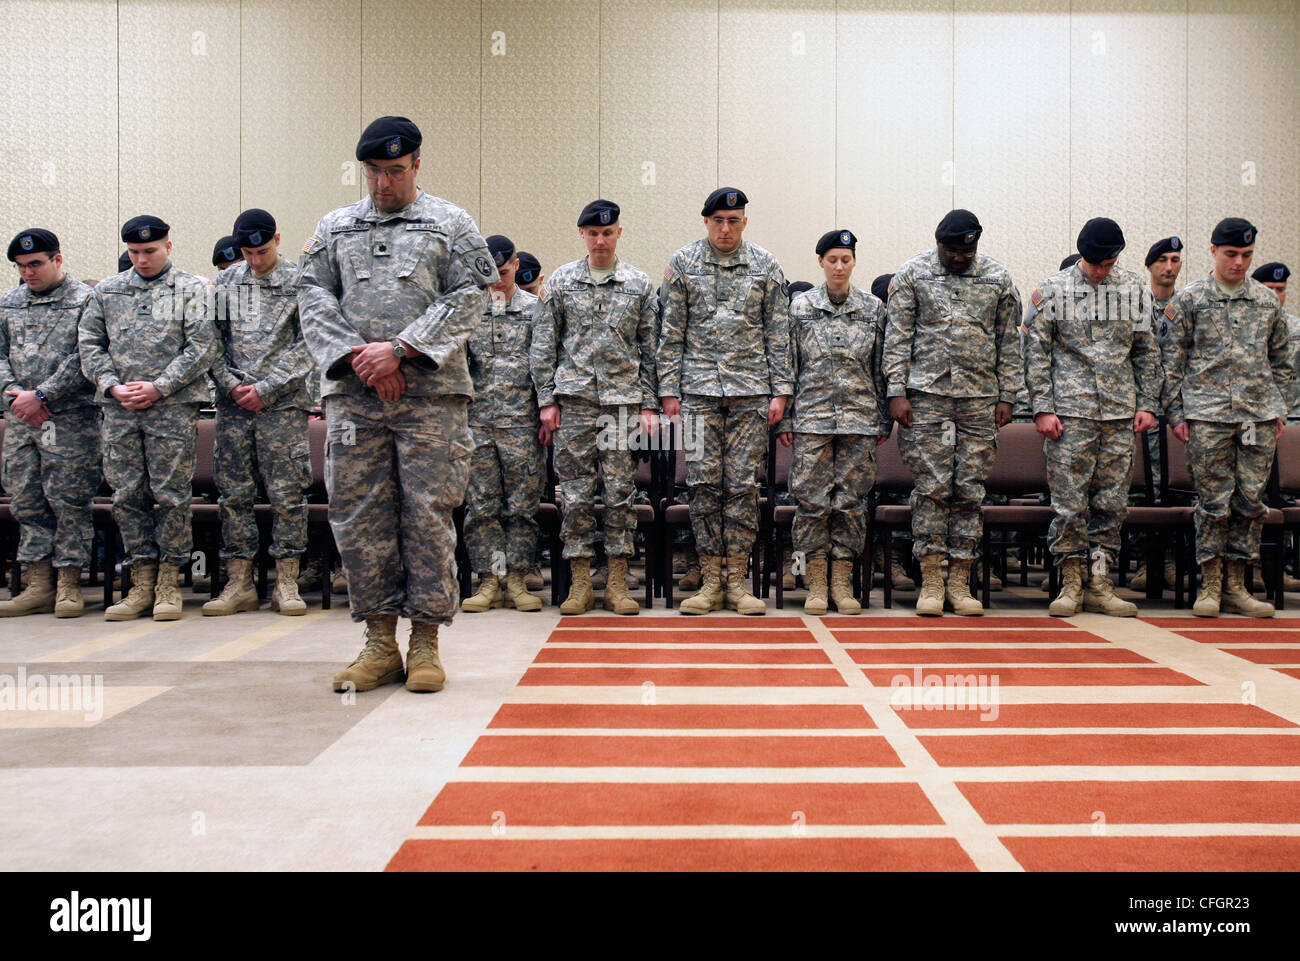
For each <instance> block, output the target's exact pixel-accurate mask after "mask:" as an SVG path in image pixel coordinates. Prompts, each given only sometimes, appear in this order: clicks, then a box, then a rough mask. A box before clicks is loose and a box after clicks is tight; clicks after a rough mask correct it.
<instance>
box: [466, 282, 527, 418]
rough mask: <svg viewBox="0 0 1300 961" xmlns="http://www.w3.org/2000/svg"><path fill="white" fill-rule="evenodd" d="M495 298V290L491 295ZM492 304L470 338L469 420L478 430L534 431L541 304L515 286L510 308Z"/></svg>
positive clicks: (504, 305) (508, 305)
mask: <svg viewBox="0 0 1300 961" xmlns="http://www.w3.org/2000/svg"><path fill="white" fill-rule="evenodd" d="M493 296H494V297H495V292H493ZM500 306H501V310H500V312H499V313H498V312H497V303H496V302H495V300H494V301H492V302H490V303H489V304H488V309H487V312H486V313H485V314H484V315H483V319H482V320H480V321H479V323H478V326H477V327H475V328H474V333H472V334H470V335H469V374H470V377H471V379H473V381H474V403H472V404H470V405H469V422H470V423H471V424H473V425H474V426H475V427H536V426H537V423H538V422H537V396H536V395H535V394H534V393H533V378H532V376H531V374H530V373H529V370H528V352H529V349H530V348H531V347H532V343H533V338H534V336H535V328H536V324H537V315H538V313H539V312H540V310H541V301H539V300H538V299H537V298H536V297H534V296H533V295H532V294H530V293H529V292H528V291H526V290H524V289H523V288H522V287H516V288H515V293H514V296H512V297H511V298H510V302H509V303H508V304H501V305H500Z"/></svg>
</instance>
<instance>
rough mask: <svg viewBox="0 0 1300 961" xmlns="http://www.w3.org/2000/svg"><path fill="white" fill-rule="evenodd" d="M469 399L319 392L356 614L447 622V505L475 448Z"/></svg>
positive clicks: (450, 535)
mask: <svg viewBox="0 0 1300 961" xmlns="http://www.w3.org/2000/svg"><path fill="white" fill-rule="evenodd" d="M467 406H468V402H467V401H466V400H465V399H464V398H462V397H449V396H438V397H412V396H411V395H409V394H404V395H403V396H402V397H399V398H398V399H397V400H396V401H395V402H393V403H391V404H385V403H384V402H383V401H381V400H380V399H379V398H378V397H377V396H375V395H374V394H372V393H369V392H368V393H367V394H366V395H365V396H363V397H355V396H348V395H345V396H339V395H330V396H328V397H326V398H325V423H326V427H325V430H326V433H325V438H326V441H325V452H326V453H325V484H326V488H327V489H328V491H329V498H330V528H331V529H332V530H333V531H334V540H335V543H337V544H338V548H339V556H340V558H341V559H342V561H343V572H344V574H345V575H346V576H347V581H348V600H349V602H350V604H351V608H352V619H353V620H354V621H359V620H362V619H363V618H365V617H367V616H371V615H376V614H390V615H394V616H404V617H408V618H410V619H411V620H413V621H428V622H430V623H433V624H450V623H451V619H452V615H453V614H455V612H456V607H457V605H458V604H459V602H460V585H459V582H458V581H457V579H456V525H455V523H454V521H453V520H452V512H453V511H454V510H455V509H456V508H457V507H459V506H460V505H461V504H462V503H463V502H464V500H465V488H466V486H467V484H468V481H469V463H470V457H471V454H472V452H473V445H472V443H471V441H470V434H469V419H468V416H467V413H466V407H467Z"/></svg>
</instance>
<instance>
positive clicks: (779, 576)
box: [772, 537, 785, 611]
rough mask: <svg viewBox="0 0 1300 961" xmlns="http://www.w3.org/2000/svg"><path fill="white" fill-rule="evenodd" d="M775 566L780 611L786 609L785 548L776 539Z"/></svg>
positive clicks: (777, 601) (777, 599) (778, 539)
mask: <svg viewBox="0 0 1300 961" xmlns="http://www.w3.org/2000/svg"><path fill="white" fill-rule="evenodd" d="M772 563H773V566H774V567H775V568H776V609H777V610H778V611H780V610H784V609H785V581H784V579H783V578H784V572H785V547H784V546H783V545H782V544H781V539H780V538H779V537H778V538H777V539H776V547H775V557H774V558H773V561H772Z"/></svg>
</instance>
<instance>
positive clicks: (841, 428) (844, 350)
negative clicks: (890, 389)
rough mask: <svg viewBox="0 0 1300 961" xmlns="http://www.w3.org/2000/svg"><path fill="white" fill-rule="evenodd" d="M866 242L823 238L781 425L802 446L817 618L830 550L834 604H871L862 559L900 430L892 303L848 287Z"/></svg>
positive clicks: (844, 233) (800, 478)
mask: <svg viewBox="0 0 1300 961" xmlns="http://www.w3.org/2000/svg"><path fill="white" fill-rule="evenodd" d="M857 245H858V238H857V237H855V236H853V233H852V232H851V231H848V230H832V231H831V232H830V233H828V234H825V235H824V236H823V237H822V238H821V240H819V241H817V263H818V264H819V265H820V266H821V268H822V271H823V272H824V273H825V275H826V282H825V283H824V284H822V285H821V286H819V287H817V288H815V289H813V290H809V291H806V292H804V293H802V294H800V295H799V296H798V297H796V298H795V299H794V301H793V302H791V304H790V341H791V345H792V348H793V353H794V383H795V386H794V398H793V403H792V404H791V410H788V411H787V412H786V415H785V419H784V420H783V421H782V423H781V426H780V427H779V428H778V430H779V431H780V440H781V443H782V444H785V445H786V446H787V447H789V446H790V445H791V444H792V443H793V445H794V453H793V460H792V463H791V468H790V490H791V491H792V492H793V494H794V496H795V500H796V502H797V505H798V506H797V509H796V511H795V519H794V530H793V540H794V549H795V550H796V551H801V552H802V553H803V554H804V556H805V559H806V562H807V572H808V573H807V583H808V598H807V600H806V601H804V610H805V611H807V612H808V613H809V614H825V613H826V594H827V583H826V560H827V553H828V552H829V554H830V562H831V578H830V596H831V599H832V600H833V601H834V602H835V609H836V610H838V611H839V612H840V613H841V614H858V613H860V612H861V610H862V607H861V605H860V604H859V603H858V601H857V599H856V598H854V596H853V587H852V583H851V575H852V572H853V561H854V559H855V558H856V557H857V556H858V554H860V553H861V552H862V549H863V547H864V546H865V544H866V538H867V494H868V493H869V492H870V490H871V485H872V484H873V483H874V482H875V479H876V447H877V445H879V444H883V443H884V442H885V440H886V439H887V438H888V437H889V431H890V427H891V421H890V418H889V405H888V401H887V400H886V397H885V376H884V373H883V372H882V370H881V357H882V355H883V353H884V348H885V319H886V312H885V306H884V304H883V303H882V302H881V301H880V300H879V298H877V297H875V296H873V295H872V294H869V293H867V292H866V291H864V290H861V289H859V288H857V287H854V286H852V285H851V284H850V283H849V278H850V277H851V276H852V275H853V267H854V265H855V264H856V258H855V256H854V253H855V251H856V249H857Z"/></svg>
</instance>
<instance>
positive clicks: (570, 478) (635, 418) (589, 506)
mask: <svg viewBox="0 0 1300 961" xmlns="http://www.w3.org/2000/svg"><path fill="white" fill-rule="evenodd" d="M557 400H558V402H559V404H560V429H559V430H558V431H556V433H555V474H556V476H557V477H558V478H559V481H560V495H561V499H562V500H563V503H564V520H563V521H562V522H561V524H560V537H561V539H562V540H563V541H564V556H565V557H566V558H570V557H593V556H595V553H596V509H595V506H596V500H597V498H596V488H597V484H598V481H597V465H599V475H600V476H599V484H600V486H601V487H602V488H603V490H602V498H601V499H602V502H603V503H604V505H605V510H604V515H605V517H604V520H605V556H606V557H631V556H632V554H633V552H634V546H633V537H634V536H635V534H636V511H635V510H634V509H633V507H632V500H633V498H634V497H635V496H636V466H637V465H636V451H634V450H632V449H631V445H630V444H629V443H628V442H627V441H628V438H627V437H626V436H622V435H620V433H619V431H618V429H617V428H618V426H619V424H623V425H625V426H626V427H627V428H628V429H629V430H636V429H637V425H639V424H640V411H639V410H638V409H637V408H634V407H624V408H622V410H621V412H622V417H621V418H620V408H619V407H617V406H602V405H601V404H593V403H592V402H591V401H588V400H582V399H580V398H577V397H560V398H557Z"/></svg>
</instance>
